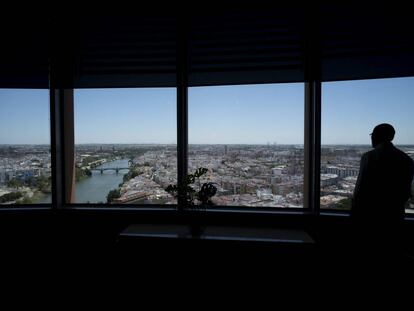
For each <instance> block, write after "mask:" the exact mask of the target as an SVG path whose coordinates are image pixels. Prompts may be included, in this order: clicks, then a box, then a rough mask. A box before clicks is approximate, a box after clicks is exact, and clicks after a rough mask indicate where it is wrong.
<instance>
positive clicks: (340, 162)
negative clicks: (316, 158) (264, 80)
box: [321, 78, 414, 212]
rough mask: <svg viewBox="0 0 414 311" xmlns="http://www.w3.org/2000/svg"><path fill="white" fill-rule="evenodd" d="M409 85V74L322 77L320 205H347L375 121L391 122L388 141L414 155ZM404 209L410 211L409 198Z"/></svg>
mask: <svg viewBox="0 0 414 311" xmlns="http://www.w3.org/2000/svg"><path fill="white" fill-rule="evenodd" d="M413 89H414V78H394V79H377V80H360V81H341V82H327V83H323V85H322V124H321V127H322V147H321V208H331V209H345V210H348V209H350V206H351V205H350V204H351V198H352V195H353V191H354V187H355V183H356V180H357V176H358V173H359V165H360V160H361V156H362V154H363V153H364V152H367V151H369V150H371V148H372V147H371V138H370V136H369V134H370V133H371V132H372V129H373V128H374V127H375V126H376V125H377V124H380V123H390V124H392V125H393V126H394V128H395V130H396V134H395V138H394V141H393V143H394V144H395V145H396V146H397V147H398V148H399V149H401V150H403V151H405V152H406V153H407V154H409V155H410V156H411V157H413V158H414V123H413V122H412V116H413V115H414V106H413V102H414V92H413ZM413 190H414V189H413ZM406 211H407V212H412V211H414V200H411V201H410V202H408V203H407V209H406Z"/></svg>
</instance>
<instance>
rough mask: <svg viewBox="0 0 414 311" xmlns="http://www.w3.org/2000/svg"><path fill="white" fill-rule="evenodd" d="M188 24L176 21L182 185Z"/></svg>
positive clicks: (180, 199) (185, 157)
mask: <svg viewBox="0 0 414 311" xmlns="http://www.w3.org/2000/svg"><path fill="white" fill-rule="evenodd" d="M188 62H189V55H188V23H187V19H186V18H185V17H183V16H179V17H178V19H177V69H176V70H177V161H178V162H177V172H178V176H177V182H178V184H179V185H181V184H183V182H184V181H185V179H186V177H187V171H188ZM183 195H184V194H183V193H181V194H180V195H179V197H178V202H177V203H178V210H182V208H183V207H184V205H185V202H183V197H184V196H183Z"/></svg>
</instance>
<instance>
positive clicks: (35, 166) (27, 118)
mask: <svg viewBox="0 0 414 311" xmlns="http://www.w3.org/2000/svg"><path fill="white" fill-rule="evenodd" d="M49 120H50V106H49V91H48V90H34V89H0V204H2V205H11V204H41V203H51V202H52V195H51V159H50V121H49Z"/></svg>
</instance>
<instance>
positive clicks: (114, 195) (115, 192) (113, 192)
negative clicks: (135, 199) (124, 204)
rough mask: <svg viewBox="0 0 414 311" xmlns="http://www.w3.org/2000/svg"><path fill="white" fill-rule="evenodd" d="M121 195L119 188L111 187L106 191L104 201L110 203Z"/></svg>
mask: <svg viewBox="0 0 414 311" xmlns="http://www.w3.org/2000/svg"><path fill="white" fill-rule="evenodd" d="M120 197H121V191H120V190H119V189H113V190H111V191H109V192H108V195H107V196H106V201H107V202H108V203H112V202H113V201H114V200H115V199H118V198H120Z"/></svg>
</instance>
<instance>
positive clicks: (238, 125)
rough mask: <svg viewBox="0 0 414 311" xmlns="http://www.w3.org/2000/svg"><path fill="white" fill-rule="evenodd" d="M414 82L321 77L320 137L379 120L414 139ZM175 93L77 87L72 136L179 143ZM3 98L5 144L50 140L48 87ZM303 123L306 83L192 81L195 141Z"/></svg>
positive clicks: (260, 140)
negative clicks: (203, 83)
mask: <svg viewBox="0 0 414 311" xmlns="http://www.w3.org/2000/svg"><path fill="white" fill-rule="evenodd" d="M413 89H414V78H394V79H378V80H360V81H342V82H326V83H323V84H322V91H323V92H322V124H321V126H322V145H369V144H370V137H369V133H370V132H371V130H372V128H373V127H374V126H375V125H376V124H378V123H382V122H388V123H391V124H393V125H394V127H395V128H396V137H395V140H394V142H395V144H396V145H411V144H414V122H412V120H411V119H412V116H413V115H414V105H413V102H414V92H413V91H412V90H413ZM175 101H176V90H175V88H161V89H159V88H146V89H142V88H139V89H138V88H134V89H84V90H75V144H76V145H78V144H176V136H177V133H176V104H175ZM114 103H115V105H114ZM0 104H1V111H2V114H1V115H0V145H25V144H29V145H33V144H36V145H41V144H43V145H48V144H49V143H50V129H49V117H50V116H49V92H48V90H20V89H0ZM114 107H116V109H114ZM22 111H23V112H24V113H22ZM22 124H24V126H22ZM303 126H304V87H303V83H288V84H262V85H237V86H214V87H194V88H190V89H189V144H190V145H192V144H208V145H209V144H211V145H226V144H227V145H267V144H270V145H274V144H275V143H276V144H277V145H303V138H304V133H303V132H304V129H303ZM131 133H133V134H131ZM275 133H276V134H275Z"/></svg>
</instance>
